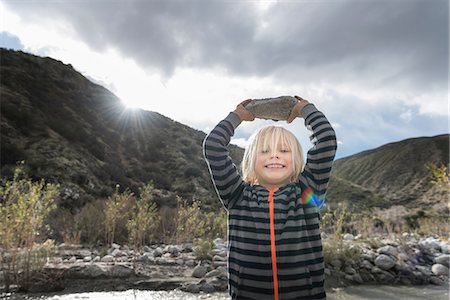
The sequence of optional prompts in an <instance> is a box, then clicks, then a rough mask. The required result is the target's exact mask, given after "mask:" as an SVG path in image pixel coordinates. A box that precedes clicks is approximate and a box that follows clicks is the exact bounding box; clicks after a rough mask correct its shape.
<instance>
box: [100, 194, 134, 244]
mask: <svg viewBox="0 0 450 300" xmlns="http://www.w3.org/2000/svg"><path fill="white" fill-rule="evenodd" d="M127 206H128V207H127ZM133 206H134V196H133V193H131V192H130V191H128V190H125V191H124V192H122V193H121V192H119V186H117V187H116V192H115V193H114V194H113V195H112V196H111V197H109V198H108V200H107V202H106V207H105V222H104V226H105V241H106V244H107V245H111V244H112V243H113V242H117V241H119V240H121V239H120V238H119V239H117V232H118V231H123V229H125V232H126V231H127V228H126V223H127V222H128V219H129V217H128V215H129V212H130V211H131V210H132V207H133ZM129 208H130V209H129ZM125 235H126V234H125ZM121 238H122V239H123V238H124V236H123V235H121ZM125 240H126V238H125Z"/></svg>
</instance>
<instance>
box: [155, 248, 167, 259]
mask: <svg viewBox="0 0 450 300" xmlns="http://www.w3.org/2000/svg"><path fill="white" fill-rule="evenodd" d="M163 253H164V251H163V249H162V248H161V247H158V248H156V249H155V251H153V256H154V257H160V256H162V255H163Z"/></svg>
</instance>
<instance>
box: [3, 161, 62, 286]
mask: <svg viewBox="0 0 450 300" xmlns="http://www.w3.org/2000/svg"><path fill="white" fill-rule="evenodd" d="M57 195H58V187H57V186H56V185H53V184H45V182H44V181H42V180H41V181H40V182H32V181H31V180H30V179H29V178H27V176H26V175H25V174H23V172H22V169H21V166H19V167H18V168H17V169H16V170H15V173H14V178H13V180H11V181H7V182H6V184H5V186H2V187H0V199H1V202H0V220H1V222H0V248H3V249H4V250H3V251H2V252H1V259H0V263H1V269H2V270H3V274H4V276H3V277H4V281H5V287H6V290H7V291H8V290H9V286H10V284H17V285H18V286H19V288H21V289H22V290H27V288H28V286H29V284H30V283H31V279H32V278H31V276H32V274H33V273H34V272H35V271H36V270H39V269H41V268H42V267H43V264H44V263H45V260H46V258H47V252H46V251H43V250H42V249H48V248H51V247H47V246H48V245H49V244H45V245H40V244H39V241H40V240H39V234H40V233H41V232H42V231H43V229H44V228H45V224H44V221H45V219H46V218H47V216H48V215H49V213H50V212H51V211H52V210H53V209H55V207H56V206H55V204H54V203H55V200H56V198H57ZM46 245H47V246H46Z"/></svg>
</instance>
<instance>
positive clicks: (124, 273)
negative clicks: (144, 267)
mask: <svg viewBox="0 0 450 300" xmlns="http://www.w3.org/2000/svg"><path fill="white" fill-rule="evenodd" d="M131 275H134V270H133V267H132V266H129V265H114V266H112V267H111V269H110V270H109V276H111V277H113V278H128V277H130V276H131Z"/></svg>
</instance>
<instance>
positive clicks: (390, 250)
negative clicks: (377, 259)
mask: <svg viewBox="0 0 450 300" xmlns="http://www.w3.org/2000/svg"><path fill="white" fill-rule="evenodd" d="M377 252H378V253H380V254H386V255H390V256H392V257H397V255H398V250H397V248H395V247H392V246H389V245H388V246H384V247H381V248H378V250H377Z"/></svg>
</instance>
